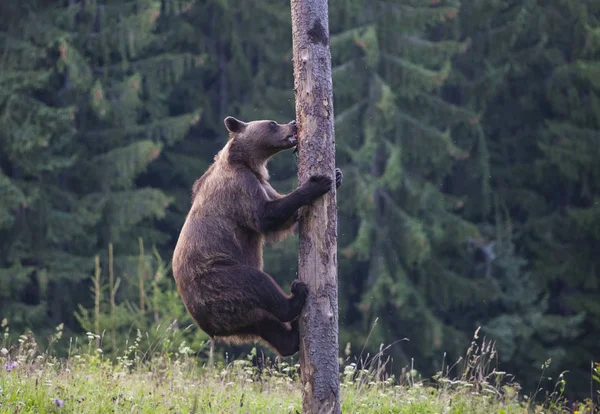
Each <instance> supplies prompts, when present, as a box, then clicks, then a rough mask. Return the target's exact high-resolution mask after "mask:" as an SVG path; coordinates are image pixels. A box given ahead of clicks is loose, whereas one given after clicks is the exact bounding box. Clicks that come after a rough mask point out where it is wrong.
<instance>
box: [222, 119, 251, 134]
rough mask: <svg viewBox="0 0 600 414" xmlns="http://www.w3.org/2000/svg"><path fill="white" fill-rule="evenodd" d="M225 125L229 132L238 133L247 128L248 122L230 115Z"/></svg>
mask: <svg viewBox="0 0 600 414" xmlns="http://www.w3.org/2000/svg"><path fill="white" fill-rule="evenodd" d="M224 122H225V127H226V128H227V130H228V131H229V132H233V133H234V134H238V133H240V132H242V131H243V130H244V129H245V128H246V123H245V122H242V121H240V120H239V119H235V118H234V117H232V116H228V117H227V118H225V121H224Z"/></svg>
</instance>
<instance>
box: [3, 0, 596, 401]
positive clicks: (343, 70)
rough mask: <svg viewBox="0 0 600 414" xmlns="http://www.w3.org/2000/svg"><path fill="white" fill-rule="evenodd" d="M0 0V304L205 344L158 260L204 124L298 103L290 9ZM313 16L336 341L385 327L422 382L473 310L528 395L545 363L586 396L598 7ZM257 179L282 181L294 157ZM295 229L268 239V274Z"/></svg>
mask: <svg viewBox="0 0 600 414" xmlns="http://www.w3.org/2000/svg"><path fill="white" fill-rule="evenodd" d="M1 3H2V4H0V46H1V49H0V50H1V51H2V52H1V53H0V194H1V197H0V319H2V318H6V319H7V320H8V321H9V323H10V326H11V328H12V330H13V331H14V332H15V333H21V332H22V331H25V330H28V329H31V330H32V331H33V332H34V333H35V334H36V335H38V336H39V337H40V338H42V339H43V337H44V336H45V335H48V334H49V333H51V332H53V331H54V329H55V326H57V325H58V324H60V323H64V324H65V330H66V332H67V333H68V334H70V335H83V334H85V332H86V331H90V332H95V330H96V329H98V327H100V330H101V331H106V335H107V336H106V337H105V338H104V339H103V341H105V342H106V343H107V344H108V348H107V349H108V351H112V352H117V351H118V350H119V349H122V348H123V346H124V340H122V338H123V337H125V336H127V335H130V334H131V332H135V329H140V330H148V329H150V327H152V326H157V325H160V326H162V327H163V328H162V329H167V327H169V329H181V331H182V338H184V339H185V340H186V341H188V343H193V344H194V345H195V346H197V347H200V346H201V344H202V343H203V341H204V340H206V335H204V334H203V333H202V332H201V331H199V330H198V329H197V328H196V327H193V326H192V327H191V328H188V329H187V330H186V329H185V328H186V327H187V326H189V325H190V324H192V322H191V319H190V318H189V317H188V316H187V314H186V312H185V309H183V305H182V304H181V301H180V299H179V297H178V294H177V292H176V291H175V290H174V284H173V283H172V278H171V275H170V274H169V267H168V263H169V262H170V255H171V252H172V249H173V247H174V244H175V242H176V240H177V236H178V232H179V229H180V227H181V225H182V223H183V220H184V219H185V215H186V214H187V211H188V207H189V203H190V188H191V186H192V184H193V182H194V180H195V179H196V178H197V177H199V176H200V175H201V174H202V173H203V172H204V171H205V169H206V168H207V167H208V165H209V164H210V163H211V162H212V159H213V157H214V155H215V153H216V152H217V151H218V150H219V149H220V148H221V146H222V145H223V144H224V142H225V139H226V132H225V129H224V127H223V118H224V117H225V116H227V115H235V116H237V117H239V118H241V119H247V120H251V119H261V118H268V119H275V120H277V121H279V122H287V121H289V120H290V119H293V117H294V101H293V99H294V94H293V89H292V88H293V73H292V62H291V57H292V55H291V22H290V14H289V4H287V3H285V2H283V3H282V2H278V1H275V0H265V1H255V0H252V1H249V2H246V3H244V6H237V5H235V4H234V3H233V2H224V1H217V0H205V1H200V0H162V1H160V0H127V1H116V0H105V1H100V0H95V1H90V0H64V1H58V0H55V1H41V0H21V1H19V2H16V1H6V2H1ZM330 19H331V23H330V30H331V51H332V59H333V72H334V98H335V114H336V136H337V140H336V141H337V159H338V162H337V163H338V165H339V166H340V167H341V168H342V169H343V170H344V173H345V179H344V185H343V186H342V187H341V188H340V191H339V197H338V202H339V205H340V211H339V215H340V217H339V249H340V250H339V253H340V254H339V266H340V269H339V274H340V325H341V326H340V328H341V331H340V348H342V349H343V348H344V347H345V345H346V343H351V345H352V349H354V350H357V349H361V348H362V347H363V346H365V349H366V350H368V351H370V352H373V351H375V352H376V351H377V350H378V349H379V346H380V344H381V343H383V344H385V345H389V344H392V343H394V345H393V346H391V347H390V348H389V350H388V353H390V354H392V356H393V357H394V369H395V370H396V371H397V370H398V369H400V368H401V367H403V366H406V365H408V364H410V363H411V360H412V359H414V366H415V368H416V369H417V370H418V371H420V372H421V373H422V374H423V375H426V376H429V375H432V374H433V373H435V372H436V371H437V370H439V369H440V368H441V361H442V358H443V355H444V353H445V352H446V353H447V356H446V358H447V362H454V361H455V360H456V359H458V358H459V357H460V356H461V355H462V353H463V352H464V350H465V349H466V347H467V346H468V344H469V341H470V339H471V337H472V334H473V332H474V331H475V329H476V328H477V327H478V326H482V333H483V334H485V335H487V336H488V337H490V338H492V339H494V340H496V341H497V346H498V351H499V356H500V361H501V364H502V365H501V369H502V370H505V371H508V372H511V373H514V374H516V377H517V380H520V381H521V382H522V383H523V385H525V386H526V387H528V389H532V387H535V386H536V384H537V381H538V379H539V376H540V370H539V367H540V366H541V364H542V363H543V362H544V361H546V360H547V359H548V358H552V361H553V362H552V369H554V370H555V371H556V372H555V373H554V376H556V375H557V374H558V373H559V372H560V371H562V370H564V369H568V370H570V373H569V374H567V375H568V379H567V381H568V383H569V386H568V388H567V391H568V392H569V391H570V392H573V393H574V394H577V393H578V392H579V393H580V395H585V393H586V392H587V389H588V386H586V384H588V385H589V375H588V373H589V363H590V360H591V359H592V358H593V357H594V356H595V355H594V352H596V353H597V342H596V339H595V338H596V337H597V335H598V334H599V333H600V324H599V322H598V321H599V320H600V275H599V274H598V272H599V271H600V270H598V269H599V267H600V263H598V258H597V257H596V255H595V253H596V250H597V247H598V246H600V207H599V204H598V202H599V199H598V197H599V195H598V194H599V190H600V188H599V186H600V184H599V178H600V169H599V167H598V165H600V164H598V162H597V160H598V159H599V157H600V150H599V144H598V143H599V139H600V132H599V127H600V100H599V92H600V22H599V19H600V4H599V5H596V4H595V3H593V2H588V1H583V0H562V1H559V0H547V1H538V2H536V1H525V2H516V1H509V0H504V1H493V2H492V1H483V2H482V1H475V0H462V1H460V2H459V1H450V0H448V1H446V0H434V1H431V0H428V1H420V0H394V1H383V0H375V1H367V0H343V1H338V2H332V3H330ZM271 176H272V180H273V182H274V185H275V186H276V188H278V189H280V191H289V190H291V189H292V188H293V187H294V186H295V185H296V184H297V183H296V181H297V180H296V163H295V158H294V157H293V155H292V154H291V152H288V153H283V154H280V155H279V156H277V157H276V158H275V159H274V160H273V162H272V165H271ZM296 243H297V240H296V239H295V238H292V239H290V240H288V241H286V242H285V243H283V244H281V245H277V246H271V247H269V248H268V249H267V251H266V253H265V256H266V257H265V267H266V269H268V271H269V273H271V274H273V275H275V276H276V277H277V278H278V280H279V281H280V283H281V284H282V285H283V286H284V288H287V287H288V286H289V282H290V281H291V280H292V279H294V277H295V273H296V267H297V264H296V263H297V250H296V246H297V244H296ZM96 257H98V263H97V265H98V266H96V265H95V258H96ZM90 288H91V290H92V292H90ZM175 319H176V320H177V322H176V324H175V325H173V324H172V322H173V320H175ZM96 320H98V323H96ZM375 321H377V322H376V323H375ZM100 322H101V323H100ZM174 326H176V328H174ZM155 331H156V330H155ZM403 338H408V339H409V341H400V340H401V339H403ZM365 343H366V345H365ZM222 350H223V348H221V347H217V351H216V353H217V354H222V352H221V351H222ZM229 351H232V350H231V349H229ZM239 351H240V349H237V351H236V350H235V349H234V350H233V352H234V355H235V352H239ZM202 355H203V356H204V354H202Z"/></svg>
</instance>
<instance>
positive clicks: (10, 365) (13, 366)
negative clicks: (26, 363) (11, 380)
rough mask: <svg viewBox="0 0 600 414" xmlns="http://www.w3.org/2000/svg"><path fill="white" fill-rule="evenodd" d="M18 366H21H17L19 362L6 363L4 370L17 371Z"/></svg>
mask: <svg viewBox="0 0 600 414" xmlns="http://www.w3.org/2000/svg"><path fill="white" fill-rule="evenodd" d="M17 365H19V364H17V361H13V362H7V363H5V364H4V368H5V369H6V370H7V371H8V372H10V371H12V370H13V369H15V368H16V367H17Z"/></svg>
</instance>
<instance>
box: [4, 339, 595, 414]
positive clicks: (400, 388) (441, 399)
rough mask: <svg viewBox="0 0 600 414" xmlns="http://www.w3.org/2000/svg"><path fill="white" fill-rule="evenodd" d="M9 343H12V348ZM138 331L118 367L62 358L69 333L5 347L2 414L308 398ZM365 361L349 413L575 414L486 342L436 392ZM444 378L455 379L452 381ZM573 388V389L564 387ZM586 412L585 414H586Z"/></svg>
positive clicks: (261, 372)
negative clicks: (520, 378)
mask: <svg viewBox="0 0 600 414" xmlns="http://www.w3.org/2000/svg"><path fill="white" fill-rule="evenodd" d="M7 337H8V336H6V338H7ZM143 338H144V336H143V335H142V334H141V332H139V331H138V334H137V336H136V338H135V340H134V341H133V343H132V344H131V345H130V346H128V347H127V349H126V350H124V351H123V352H121V355H119V356H117V357H114V358H109V357H107V356H105V355H104V354H103V352H102V350H101V349H98V348H97V347H96V344H97V343H98V342H99V341H98V340H99V339H102V338H98V337H97V335H94V334H93V333H88V338H87V339H88V343H87V344H85V343H84V344H78V341H76V340H75V341H72V340H70V341H69V355H68V356H67V357H66V358H57V357H55V356H53V352H52V346H53V344H55V343H56V341H58V340H60V339H61V331H60V329H59V330H57V333H56V335H54V337H53V338H51V340H50V344H51V345H50V347H49V349H48V350H46V351H45V352H40V350H39V349H38V345H37V344H36V341H35V338H34V337H33V336H32V335H31V334H28V335H23V336H21V337H20V338H19V340H18V342H16V343H14V344H8V343H7V340H6V339H5V342H4V343H3V345H0V412H2V413H59V412H60V413H105V412H128V413H130V412H134V413H160V412H165V413H170V412H173V413H296V412H298V413H300V412H302V401H301V399H302V397H301V388H300V381H299V379H298V372H297V369H298V365H297V364H290V363H286V362H280V363H272V362H270V361H269V360H261V362H262V365H263V366H262V368H260V369H259V368H257V367H256V366H255V364H253V363H252V360H254V361H256V353H255V352H254V354H251V355H249V356H248V357H247V358H246V359H241V360H235V361H232V362H225V363H217V364H214V365H213V366H210V367H209V366H206V365H201V364H199V363H198V359H197V358H196V357H195V355H194V353H193V352H192V350H191V349H189V348H188V347H186V346H185V343H182V344H180V345H179V346H178V348H177V349H170V345H169V344H171V343H173V342H172V341H170V339H169V338H168V337H167V336H165V337H163V338H162V339H161V340H160V341H158V342H156V343H154V344H153V346H152V347H150V348H149V349H148V350H146V351H142V350H141V349H142V348H141V346H140V344H141V342H142V341H143ZM381 351H382V352H380V353H378V354H377V355H375V356H373V357H369V356H367V357H366V358H365V359H364V360H361V361H360V366H364V367H365V368H364V369H358V368H357V365H356V363H355V362H350V361H351V358H350V357H349V356H348V354H349V352H347V358H346V360H342V361H341V365H342V373H341V375H340V382H341V401H342V411H343V412H344V413H419V414H422V413H448V414H451V413H470V414H478V413H485V414H489V413H526V412H539V413H542V412H544V413H550V412H572V411H571V410H567V409H566V408H565V406H564V402H563V401H561V391H560V387H559V389H558V390H555V392H554V393H552V394H550V396H549V398H548V399H547V400H546V401H544V402H543V403H541V404H538V405H534V404H531V403H530V402H529V401H530V400H531V399H526V398H524V397H522V396H521V395H520V394H519V387H518V384H514V383H512V382H510V380H509V378H510V376H508V375H506V374H505V373H502V372H498V371H495V370H494V369H491V368H490V367H491V365H492V364H491V361H492V360H493V359H494V357H495V349H494V347H493V343H490V342H486V340H485V339H483V341H481V343H480V342H479V341H478V337H477V333H476V334H475V337H474V339H473V342H472V344H471V347H470V348H469V350H467V352H466V355H465V357H464V358H463V359H462V361H461V365H460V366H461V367H462V368H461V369H460V372H461V374H460V376H459V377H458V378H454V379H450V378H448V375H447V373H448V372H450V368H451V367H446V368H442V371H441V372H440V373H439V375H437V376H436V377H435V380H434V382H432V383H430V382H427V381H423V380H420V379H419V378H418V374H417V373H416V372H415V371H414V370H411V369H407V370H404V371H403V373H402V375H401V376H400V378H395V377H393V376H389V375H387V374H386V372H385V371H386V364H387V361H388V360H386V359H384V351H385V349H382V350H381ZM444 370H445V371H446V374H444ZM563 385H564V384H563ZM579 410H580V412H581V413H583V412H591V411H584V410H585V408H583V406H582V407H580V408H579Z"/></svg>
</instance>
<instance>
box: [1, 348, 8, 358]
mask: <svg viewBox="0 0 600 414" xmlns="http://www.w3.org/2000/svg"><path fill="white" fill-rule="evenodd" d="M0 354H2V356H6V355H8V349H6V348H2V349H0Z"/></svg>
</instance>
